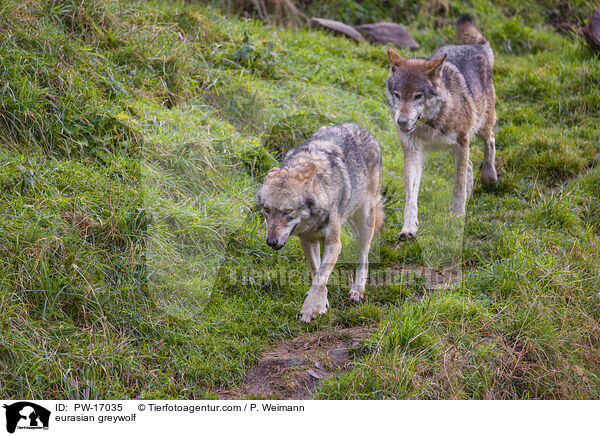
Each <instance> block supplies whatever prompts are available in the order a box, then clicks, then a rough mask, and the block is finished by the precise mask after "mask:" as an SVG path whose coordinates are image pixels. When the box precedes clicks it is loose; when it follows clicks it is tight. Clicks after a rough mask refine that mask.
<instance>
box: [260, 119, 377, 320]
mask: <svg viewBox="0 0 600 436" xmlns="http://www.w3.org/2000/svg"><path fill="white" fill-rule="evenodd" d="M381 179H382V163H381V150H380V148H379V144H378V143H377V140H376V139H375V138H374V137H373V136H372V135H371V134H370V133H369V132H367V131H366V130H364V129H362V128H361V127H360V126H358V125H357V124H354V123H346V124H340V125H335V126H326V127H321V128H320V129H319V130H318V131H317V132H316V133H315V134H314V135H313V136H312V137H311V138H310V139H309V140H308V141H306V142H304V143H302V144H300V145H298V146H297V147H295V148H293V149H292V150H290V151H289V152H288V153H287V154H286V155H285V157H284V159H283V162H282V165H281V167H280V168H273V169H272V170H271V171H270V172H269V174H267V176H266V177H265V180H264V182H263V185H262V186H261V188H260V189H259V190H258V192H257V202H258V205H259V206H260V207H261V208H262V210H263V213H264V216H265V221H266V226H267V232H266V238H267V243H268V244H269V245H270V246H271V247H272V248H274V249H276V250H279V249H281V248H283V247H284V246H285V244H286V242H287V240H288V238H289V237H290V236H292V235H296V236H298V237H299V239H300V243H301V245H302V248H303V250H304V253H305V255H306V257H307V259H308V262H309V266H310V269H311V274H312V277H313V281H312V286H311V288H310V290H309V292H308V294H307V297H306V300H305V302H304V305H303V306H302V311H301V312H300V315H301V318H302V320H303V321H304V322H310V321H311V320H312V319H313V318H314V317H315V316H316V315H317V314H319V313H324V312H325V311H326V310H327V307H328V304H329V303H328V302H327V288H326V284H327V280H328V278H329V275H330V274H331V271H332V269H333V267H334V266H335V263H336V261H337V257H338V255H339V252H340V249H341V242H340V235H341V228H342V225H343V224H344V223H345V222H350V224H351V225H352V227H353V229H354V230H355V233H356V235H357V240H358V245H359V250H360V254H359V262H358V265H357V269H356V279H355V283H354V285H353V286H352V288H351V290H350V298H351V299H352V300H354V301H359V300H360V299H361V298H362V297H363V295H364V292H365V282H366V274H367V268H368V253H369V247H370V243H371V239H372V237H373V233H374V231H375V230H376V228H377V227H380V226H381V224H382V222H383V209H382V204H381V196H380V189H381ZM320 245H322V246H323V256H322V259H321V254H320V251H321V250H320Z"/></svg>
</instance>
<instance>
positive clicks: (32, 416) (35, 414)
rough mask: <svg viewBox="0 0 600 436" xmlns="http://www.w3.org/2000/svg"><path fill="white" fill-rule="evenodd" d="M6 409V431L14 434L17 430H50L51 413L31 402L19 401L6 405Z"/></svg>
mask: <svg viewBox="0 0 600 436" xmlns="http://www.w3.org/2000/svg"><path fill="white" fill-rule="evenodd" d="M4 408H5V409H6V431H8V432H9V433H14V432H15V429H17V428H19V429H28V430H36V429H44V430H47V429H48V424H49V422H50V411H49V410H48V409H45V408H43V407H42V406H38V405H37V404H35V403H30V402H29V401H19V402H17V403H13V404H10V405H8V406H7V405H6V404H5V405H4Z"/></svg>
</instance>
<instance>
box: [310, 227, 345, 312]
mask: <svg viewBox="0 0 600 436" xmlns="http://www.w3.org/2000/svg"><path fill="white" fill-rule="evenodd" d="M331 221H335V220H331ZM337 222H338V223H339V220H337ZM330 226H331V224H330ZM329 230H330V231H329V234H328V235H327V236H326V238H325V243H324V244H323V258H322V259H321V265H319V269H318V270H317V273H316V274H315V275H314V277H313V280H312V286H311V287H310V289H309V290H308V292H307V294H306V298H305V299H304V304H303V305H302V309H301V310H300V319H301V321H302V322H306V323H308V322H311V321H312V320H313V319H314V318H315V317H316V316H317V315H318V314H320V313H325V312H327V308H328V307H329V301H327V280H329V276H330V275H331V271H333V267H334V266H335V264H336V262H337V259H338V256H339V255H340V251H341V249H342V242H341V240H340V234H341V231H342V228H341V226H340V225H339V224H337V225H336V227H335V228H332V227H330V229H329Z"/></svg>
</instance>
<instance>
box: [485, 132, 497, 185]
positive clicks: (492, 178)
mask: <svg viewBox="0 0 600 436" xmlns="http://www.w3.org/2000/svg"><path fill="white" fill-rule="evenodd" d="M484 141H485V148H484V158H483V167H482V168H481V181H482V182H483V183H485V184H486V185H492V184H494V183H496V182H497V181H498V173H497V172H496V139H495V138H494V132H491V133H490V135H489V136H488V137H487V138H486V139H484Z"/></svg>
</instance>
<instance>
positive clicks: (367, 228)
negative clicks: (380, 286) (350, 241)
mask: <svg viewBox="0 0 600 436" xmlns="http://www.w3.org/2000/svg"><path fill="white" fill-rule="evenodd" d="M377 200H378V199H377ZM370 203H372V204H370ZM376 214H377V203H376V202H368V203H366V204H365V205H364V206H363V207H361V208H360V209H359V210H357V211H356V213H355V214H354V216H353V217H352V219H351V222H352V223H353V227H356V242H357V244H358V250H359V254H358V263H357V265H356V272H355V275H354V283H353V284H352V287H351V288H350V292H349V294H348V297H349V298H350V300H352V301H354V302H357V303H358V302H359V301H360V300H362V299H363V298H364V296H365V285H366V283H367V276H368V272H369V250H370V249H371V241H372V239H373V234H374V233H375V224H376V218H377V217H376Z"/></svg>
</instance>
